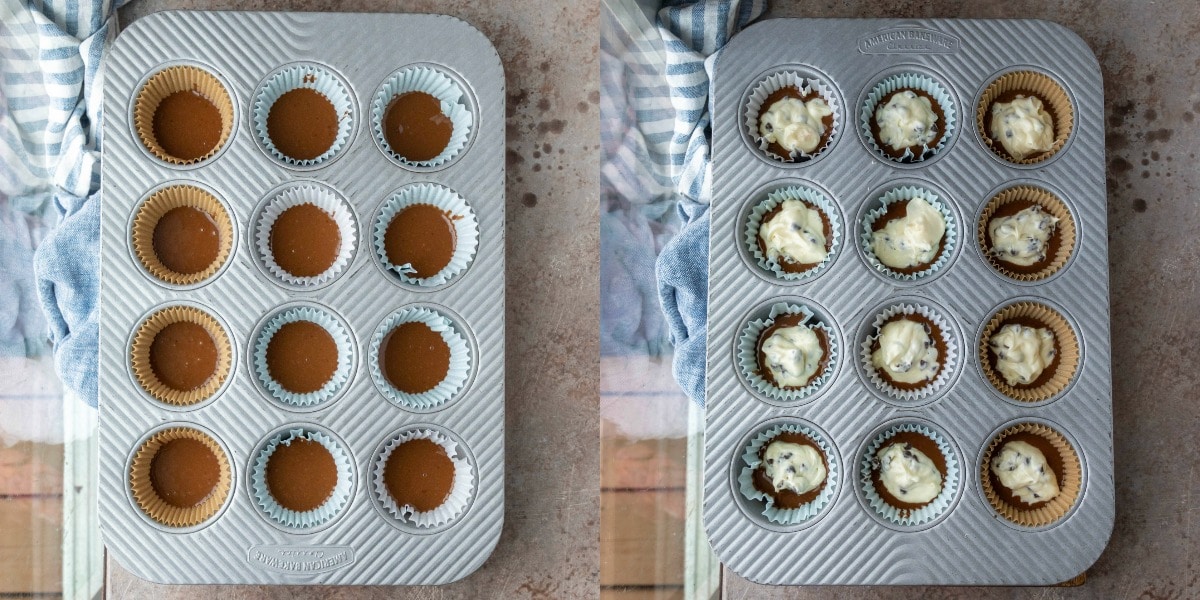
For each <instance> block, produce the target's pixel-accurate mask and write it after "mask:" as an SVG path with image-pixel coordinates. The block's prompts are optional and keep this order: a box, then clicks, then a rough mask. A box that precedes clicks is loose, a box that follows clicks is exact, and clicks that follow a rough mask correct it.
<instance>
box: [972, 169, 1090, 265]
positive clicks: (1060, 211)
mask: <svg viewBox="0 0 1200 600" xmlns="http://www.w3.org/2000/svg"><path fill="white" fill-rule="evenodd" d="M1017 201H1026V202H1032V203H1034V204H1036V205H1038V206H1039V207H1041V209H1042V210H1044V211H1046V212H1047V213H1050V214H1051V215H1053V216H1055V217H1058V223H1057V224H1056V225H1055V226H1054V227H1055V229H1054V233H1055V235H1058V236H1060V243H1059V245H1058V251H1057V252H1056V253H1055V254H1054V256H1051V257H1048V258H1049V259H1050V262H1049V263H1048V264H1047V265H1046V267H1045V268H1043V269H1042V270H1041V271H1038V272H1037V273H1018V272H1016V271H1014V270H1012V269H1011V268H1009V267H1008V266H1007V265H1008V263H1006V262H1004V261H1002V260H1000V259H998V258H996V257H995V256H994V255H993V254H992V252H991V248H992V240H991V239H990V238H989V237H988V225H989V224H990V223H991V221H992V215H994V214H996V211H997V210H999V209H1000V207H1002V206H1004V205H1006V204H1009V203H1012V202H1017ZM976 236H977V238H976V239H977V240H978V242H979V249H980V251H981V252H982V253H983V257H984V259H985V260H987V262H988V264H989V265H991V266H992V268H993V269H995V270H996V271H997V272H998V273H1000V274H1001V275H1004V276H1005V277H1008V278H1009V279H1016V280H1017V281H1041V280H1043V279H1046V278H1047V277H1050V276H1051V275H1053V274H1055V273H1057V272H1058V271H1059V270H1060V269H1062V268H1063V266H1064V265H1066V264H1067V261H1068V260H1069V259H1070V258H1071V253H1072V252H1073V251H1074V250H1075V218H1074V217H1072V216H1071V211H1070V210H1068V209H1067V205H1066V204H1064V203H1063V201H1062V200H1060V199H1059V198H1058V197H1057V196H1055V195H1054V194H1052V193H1050V192H1048V191H1046V190H1044V189H1042V188H1038V187H1034V186H1029V185H1019V186H1016V187H1011V188H1008V189H1006V190H1004V191H1002V192H1000V193H999V194H996V195H995V196H993V197H992V199H991V200H989V201H988V203H987V206H985V207H984V208H983V213H981V214H980V215H979V224H978V230H977V231H976Z"/></svg>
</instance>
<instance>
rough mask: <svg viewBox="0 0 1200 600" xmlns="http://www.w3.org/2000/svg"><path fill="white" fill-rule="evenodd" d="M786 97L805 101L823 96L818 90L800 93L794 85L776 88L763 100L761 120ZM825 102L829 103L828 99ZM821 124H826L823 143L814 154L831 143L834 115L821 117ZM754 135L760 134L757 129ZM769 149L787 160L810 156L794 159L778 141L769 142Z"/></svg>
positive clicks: (797, 160)
mask: <svg viewBox="0 0 1200 600" xmlns="http://www.w3.org/2000/svg"><path fill="white" fill-rule="evenodd" d="M784 98H797V99H799V100H801V101H803V102H811V101H812V100H814V99H816V98H821V94H818V93H817V90H809V92H808V93H807V94H803V95H802V94H800V90H799V89H798V88H796V87H794V86H788V87H785V88H780V89H778V90H775V91H774V92H771V94H770V95H769V96H767V98H766V100H763V103H762V107H761V108H759V109H758V120H759V122H760V123H761V122H762V118H763V115H765V114H767V111H768V110H770V109H771V105H772V104H775V103H776V102H779V101H780V100H783V99H784ZM822 100H824V98H822ZM825 103H826V104H829V102H828V101H826V102H825ZM830 108H832V107H830ZM821 124H822V125H824V126H825V132H824V133H822V134H821V143H819V144H817V149H816V150H813V153H814V154H815V153H817V152H820V151H821V149H822V148H824V147H825V144H828V143H829V136H830V135H832V134H833V115H825V116H824V117H821ZM754 135H758V131H757V130H756V131H754ZM767 151H768V152H770V153H771V154H774V155H776V156H778V157H780V158H782V159H783V160H785V161H787V162H804V161H806V160H809V159H808V158H804V157H802V156H799V155H797V156H796V158H795V159H792V158H791V156H792V153H791V152H790V151H788V150H787V149H786V148H784V147H783V146H781V145H779V143H778V142H771V143H770V144H768V145H767ZM810 158H811V155H810Z"/></svg>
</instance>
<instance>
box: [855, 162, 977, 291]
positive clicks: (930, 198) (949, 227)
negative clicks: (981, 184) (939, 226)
mask: <svg viewBox="0 0 1200 600" xmlns="http://www.w3.org/2000/svg"><path fill="white" fill-rule="evenodd" d="M918 196H920V197H921V198H923V199H925V201H926V202H928V203H929V205H930V206H932V207H934V208H936V209H937V211H938V212H940V213H942V219H944V220H945V221H946V233H945V234H944V236H943V239H944V240H945V246H944V247H943V248H942V253H941V255H940V256H938V257H937V260H935V261H934V262H933V264H931V265H929V266H928V267H926V268H925V269H923V270H921V271H917V272H915V273H900V272H898V271H894V270H892V269H891V268H890V267H888V266H887V265H885V264H883V263H882V262H880V261H879V257H877V256H875V250H874V249H872V247H871V234H873V233H875V231H874V227H875V221H876V220H878V219H879V218H880V217H882V216H883V215H884V214H885V213H887V211H888V205H890V204H892V203H893V202H906V201H908V200H911V199H913V198H916V197H918ZM879 203H880V204H881V206H880V207H879V208H874V209H871V210H870V211H868V212H867V214H866V217H865V218H864V219H863V223H862V233H861V235H860V237H859V243H860V244H861V245H862V249H863V253H864V255H865V256H866V257H867V264H869V265H870V266H871V268H872V269H874V270H876V271H878V272H880V273H883V274H884V275H886V276H888V277H889V278H891V279H895V280H897V281H917V280H919V279H925V278H928V277H932V276H933V275H934V274H935V273H937V272H938V271H940V270H941V269H943V268H945V267H946V265H947V264H949V263H950V259H951V258H952V257H953V256H954V249H955V246H956V245H957V244H958V223H957V221H955V219H954V213H953V212H952V211H951V210H950V207H949V206H948V205H947V204H946V203H945V202H944V201H943V200H942V199H941V197H940V196H938V194H936V193H934V192H933V191H932V190H929V189H925V188H920V187H916V186H910V185H906V186H902V187H897V188H892V189H890V190H888V191H887V192H886V193H885V194H884V195H883V196H882V197H880V198H879Z"/></svg>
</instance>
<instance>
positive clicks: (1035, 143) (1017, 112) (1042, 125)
mask: <svg viewBox="0 0 1200 600" xmlns="http://www.w3.org/2000/svg"><path fill="white" fill-rule="evenodd" d="M991 131H992V139H993V140H996V141H998V142H1000V145H1002V146H1004V150H1005V151H1006V152H1008V154H1009V155H1010V156H1012V157H1013V158H1015V159H1017V160H1021V159H1023V158H1025V157H1027V156H1030V155H1033V154H1038V153H1040V152H1046V151H1048V150H1050V148H1051V147H1053V146H1054V121H1053V119H1052V118H1051V117H1050V113H1048V112H1046V109H1045V108H1043V107H1042V101H1041V100H1040V99H1039V98H1037V97H1035V96H1029V97H1024V96H1017V98H1016V99H1015V100H1013V101H1012V102H997V103H995V104H993V105H992V130H991Z"/></svg>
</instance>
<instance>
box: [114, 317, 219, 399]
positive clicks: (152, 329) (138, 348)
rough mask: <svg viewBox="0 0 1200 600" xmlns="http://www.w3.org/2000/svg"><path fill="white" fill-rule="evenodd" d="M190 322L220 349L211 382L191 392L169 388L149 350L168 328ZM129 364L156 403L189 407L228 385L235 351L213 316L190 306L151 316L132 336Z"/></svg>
mask: <svg viewBox="0 0 1200 600" xmlns="http://www.w3.org/2000/svg"><path fill="white" fill-rule="evenodd" d="M180 322H189V323H195V324H197V325H199V326H201V327H203V328H204V330H205V331H207V332H208V334H209V335H210V336H212V339H213V342H214V344H215V345H216V347H217V366H216V369H215V370H214V371H213V374H212V376H211V377H209V378H208V381H205V382H204V384H203V385H201V386H200V387H197V388H195V389H191V390H176V389H172V388H169V387H167V386H166V385H165V384H163V383H162V382H161V381H159V379H158V376H157V375H155V373H154V369H153V368H151V367H150V346H151V344H153V343H154V337H155V336H156V335H158V333H159V332H160V331H162V330H163V329H164V328H165V327H166V326H167V325H170V324H172V323H180ZM130 362H131V363H132V367H133V376H134V378H135V379H137V382H138V384H139V385H141V386H142V389H144V390H145V391H146V393H148V394H150V396H152V397H153V398H154V399H156V400H158V401H160V402H165V403H167V404H171V405H174V406H190V405H192V404H197V403H199V402H203V401H204V400H207V399H208V398H210V397H211V396H212V395H213V394H215V393H216V392H217V390H219V389H221V386H222V385H223V384H224V383H225V379H226V378H228V377H229V370H230V366H231V364H232V362H233V348H232V347H231V345H230V341H229V335H228V334H227V333H226V332H225V329H224V328H223V327H221V324H220V323H218V322H217V320H216V319H215V318H213V316H212V315H210V314H208V313H206V312H204V311H202V310H200V309H198V308H193V307H191V306H171V307H168V308H164V309H162V310H159V311H158V312H156V313H154V314H152V315H150V316H149V317H147V318H146V320H145V321H142V323H141V325H138V329H137V333H135V334H134V336H133V347H132V348H131V349H130Z"/></svg>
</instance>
